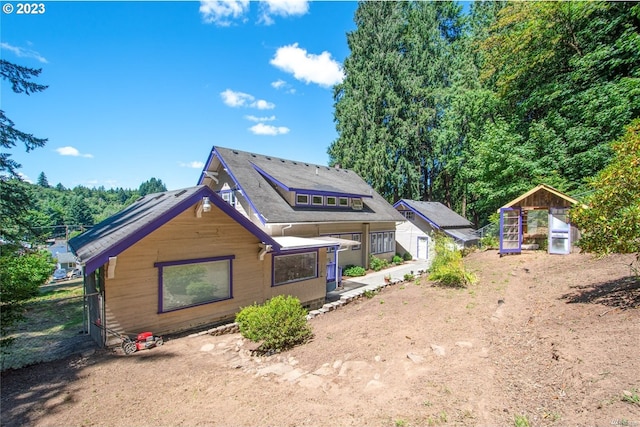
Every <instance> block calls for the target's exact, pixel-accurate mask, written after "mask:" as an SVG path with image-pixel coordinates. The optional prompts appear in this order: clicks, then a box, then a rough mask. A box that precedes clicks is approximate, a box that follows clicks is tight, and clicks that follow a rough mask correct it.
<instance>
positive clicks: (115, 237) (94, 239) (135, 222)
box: [69, 185, 278, 274]
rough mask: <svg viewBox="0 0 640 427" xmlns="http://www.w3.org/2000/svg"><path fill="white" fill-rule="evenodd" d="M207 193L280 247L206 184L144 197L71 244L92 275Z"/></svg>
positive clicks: (246, 226) (257, 233) (233, 215)
mask: <svg viewBox="0 0 640 427" xmlns="http://www.w3.org/2000/svg"><path fill="white" fill-rule="evenodd" d="M204 196H208V197H209V198H210V200H211V202H212V203H213V204H215V205H216V206H218V207H219V208H220V209H222V210H223V211H224V212H226V213H227V214H228V215H229V216H231V217H233V218H234V219H235V220H236V221H238V222H239V223H240V224H241V225H243V226H244V227H245V228H247V229H248V230H249V231H250V232H252V233H253V234H254V235H256V236H257V237H259V238H260V239H262V241H263V242H267V243H269V244H273V245H274V246H276V247H278V245H277V244H276V243H275V242H274V241H273V240H272V239H271V237H270V236H268V235H266V234H265V233H264V232H262V231H261V230H260V229H259V228H258V227H256V226H255V225H254V224H253V223H251V221H249V220H248V219H246V218H245V217H243V216H242V215H241V214H239V213H238V212H237V211H235V209H233V208H232V207H231V206H229V205H228V204H227V203H226V202H225V201H224V200H222V199H221V198H220V197H219V196H218V195H216V194H215V193H213V191H212V190H211V189H210V188H209V187H207V186H205V185H199V186H196V187H190V188H185V189H181V190H174V191H166V192H162V193H154V194H148V195H146V196H144V197H141V198H140V199H138V200H137V201H136V202H135V203H133V204H132V205H130V206H128V207H126V208H125V209H123V210H122V211H120V212H118V213H117V214H115V215H113V216H111V217H109V218H107V219H105V220H104V221H102V222H101V223H99V224H97V225H95V226H93V227H92V228H91V229H89V230H88V231H86V232H84V233H83V234H81V235H79V236H77V237H74V238H73V239H71V240H69V246H70V247H71V249H72V250H73V252H74V253H75V254H76V255H77V256H78V258H80V261H81V262H82V263H83V264H85V274H90V273H92V272H93V271H95V270H96V269H97V268H98V267H100V266H101V265H103V264H105V263H106V262H107V261H108V260H109V257H112V256H117V255H118V254H119V253H120V252H122V251H124V250H125V249H127V248H128V247H130V246H131V245H133V244H134V243H136V242H137V241H138V240H140V239H142V238H143V237H145V236H146V235H148V234H149V233H151V232H152V231H154V230H155V229H157V228H159V227H160V226H162V225H163V224H165V223H166V222H168V221H169V220H171V219H172V218H174V217H175V216H176V215H178V214H180V213H182V212H184V211H185V210H186V209H188V208H190V207H192V206H194V205H195V204H196V203H197V202H198V201H199V200H201V199H202V197H204Z"/></svg>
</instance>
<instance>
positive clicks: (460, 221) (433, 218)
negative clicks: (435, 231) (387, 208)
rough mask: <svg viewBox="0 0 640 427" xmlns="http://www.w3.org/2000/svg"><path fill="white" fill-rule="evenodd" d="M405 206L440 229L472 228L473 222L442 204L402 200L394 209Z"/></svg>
mask: <svg viewBox="0 0 640 427" xmlns="http://www.w3.org/2000/svg"><path fill="white" fill-rule="evenodd" d="M400 205H404V206H405V207H406V208H408V209H410V210H412V211H414V212H415V213H417V214H419V215H420V216H422V217H423V218H424V219H426V220H427V221H429V222H431V223H432V224H434V225H436V226H437V227H438V228H472V227H473V224H472V223H471V221H469V220H468V219H466V218H465V217H463V216H462V215H459V214H457V213H456V212H454V211H453V210H451V209H449V208H448V207H446V206H445V205H443V204H442V203H440V202H422V201H418V200H410V199H401V200H398V201H397V202H396V203H395V204H394V207H396V208H397V207H398V206H400Z"/></svg>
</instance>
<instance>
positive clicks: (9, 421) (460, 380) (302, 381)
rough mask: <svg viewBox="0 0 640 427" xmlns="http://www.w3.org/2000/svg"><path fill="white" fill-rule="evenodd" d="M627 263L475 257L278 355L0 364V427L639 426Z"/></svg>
mask: <svg viewBox="0 0 640 427" xmlns="http://www.w3.org/2000/svg"><path fill="white" fill-rule="evenodd" d="M632 259H633V258H632V257H630V256H624V257H623V256H613V257H609V258H605V259H602V260H594V259H593V258H592V257H590V256H588V255H580V254H572V255H569V256H550V255H547V254H545V253H541V252H529V253H523V254H522V255H516V256H509V257H504V258H500V257H499V256H498V255H497V252H495V251H487V252H476V253H473V254H471V255H470V256H468V257H467V258H466V265H467V267H468V268H469V269H470V270H471V271H473V272H474V273H475V274H476V275H477V277H478V283H476V284H475V285H473V286H472V287H470V288H468V289H445V288H440V287H436V286H433V284H432V283H429V282H426V281H423V282H420V283H415V282H412V283H404V284H397V285H393V286H390V287H387V288H385V289H383V290H382V291H381V292H380V293H378V294H377V295H375V296H374V297H373V298H365V297H363V298H361V299H359V300H357V301H355V302H352V303H351V304H348V305H346V306H344V307H342V308H340V309H338V310H336V311H333V312H330V313H327V314H324V315H322V316H319V317H317V318H315V319H313V320H311V321H310V323H311V325H312V327H313V330H314V334H315V338H314V339H313V341H312V342H310V343H308V344H306V345H304V346H300V347H297V348H295V349H292V350H290V351H288V352H286V353H283V354H280V355H274V356H270V357H266V358H264V357H263V358H259V357H252V356H251V355H250V354H249V352H248V350H246V348H245V346H246V343H245V341H244V340H243V339H242V338H241V337H240V335H238V334H230V335H223V336H211V335H208V334H205V335H199V336H194V337H182V338H175V339H170V340H168V342H166V344H165V345H164V346H163V347H160V348H155V349H152V350H145V351H141V352H137V353H135V354H133V355H131V356H124V355H123V354H122V353H121V352H120V351H116V352H114V351H106V350H105V351H99V352H96V353H94V354H91V355H85V356H84V357H80V356H76V357H71V358H68V359H65V360H62V361H57V362H48V363H43V364H40V365H35V366H31V367H28V368H24V369H20V370H11V371H7V372H4V373H3V375H2V417H1V420H0V424H2V425H3V426H6V427H8V426H25V425H29V426H196V425H210V426H327V425H335V426H365V425H366V426H394V427H401V426H428V425H469V426H478V425H481V426H527V425H530V426H547V425H550V426H568V425H571V426H609V425H626V426H636V427H640V397H639V395H640V283H639V282H638V281H636V280H634V279H633V278H632V276H631V273H630V270H629V267H628V265H629V263H630V262H631V261H632Z"/></svg>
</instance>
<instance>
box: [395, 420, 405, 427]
mask: <svg viewBox="0 0 640 427" xmlns="http://www.w3.org/2000/svg"><path fill="white" fill-rule="evenodd" d="M393 425H395V426H396V427H405V426H406V425H407V422H406V421H405V420H402V419H400V420H395V421H394V422H393Z"/></svg>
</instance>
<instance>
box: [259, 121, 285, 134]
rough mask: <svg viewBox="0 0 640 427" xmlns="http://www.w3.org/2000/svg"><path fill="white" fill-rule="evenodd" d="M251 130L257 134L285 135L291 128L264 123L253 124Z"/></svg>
mask: <svg viewBox="0 0 640 427" xmlns="http://www.w3.org/2000/svg"><path fill="white" fill-rule="evenodd" d="M249 130H250V131H251V132H252V133H254V134H256V135H284V134H286V133H289V128H287V127H284V126H271V125H265V124H264V123H258V124H257V125H254V126H251V127H250V128H249Z"/></svg>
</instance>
